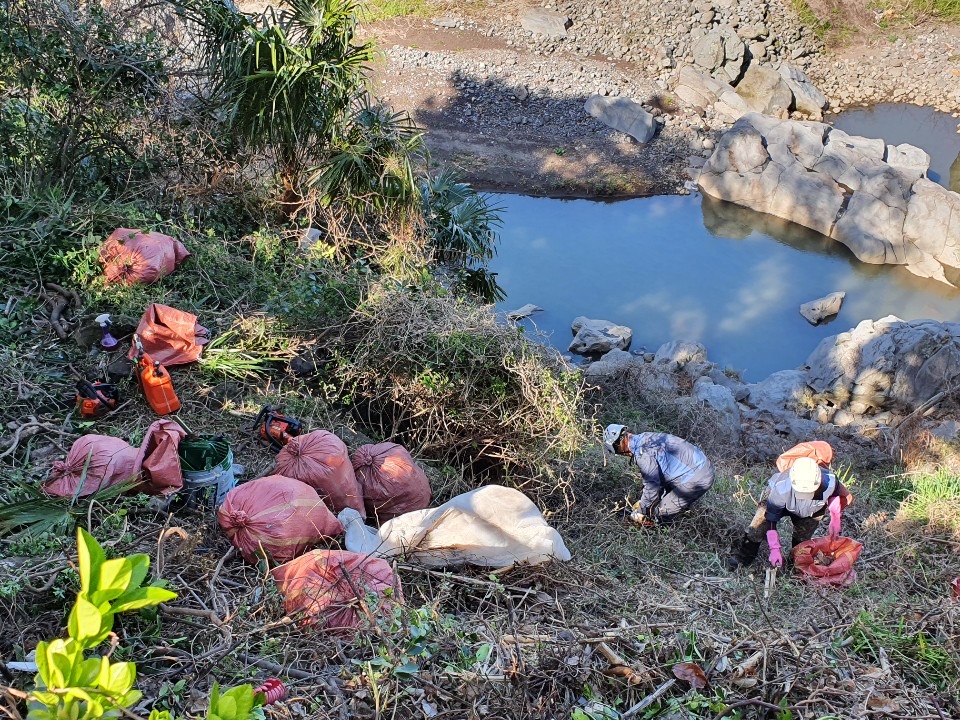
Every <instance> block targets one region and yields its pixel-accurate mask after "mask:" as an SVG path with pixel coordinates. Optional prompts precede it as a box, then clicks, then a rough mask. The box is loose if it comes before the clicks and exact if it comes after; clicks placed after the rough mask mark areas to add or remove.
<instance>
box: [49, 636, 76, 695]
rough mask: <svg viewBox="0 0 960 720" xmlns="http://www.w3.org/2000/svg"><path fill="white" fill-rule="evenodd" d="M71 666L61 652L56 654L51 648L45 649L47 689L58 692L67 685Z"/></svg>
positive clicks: (71, 669)
mask: <svg viewBox="0 0 960 720" xmlns="http://www.w3.org/2000/svg"><path fill="white" fill-rule="evenodd" d="M72 671H73V664H72V663H71V662H70V659H69V658H68V657H67V656H66V655H64V654H63V653H62V652H57V650H55V649H54V648H53V647H52V646H51V647H48V648H47V672H48V677H47V689H48V690H59V689H61V688H65V687H67V686H68V685H69V678H70V674H71V672H72Z"/></svg>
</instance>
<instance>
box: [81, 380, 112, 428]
mask: <svg viewBox="0 0 960 720" xmlns="http://www.w3.org/2000/svg"><path fill="white" fill-rule="evenodd" d="M119 402H120V391H119V390H117V386H116V385H113V384H112V383H101V382H96V383H93V382H90V381H89V380H84V379H80V380H78V381H77V399H76V406H77V409H79V410H80V417H83V418H89V419H92V418H99V417H103V416H104V415H106V414H107V413H108V412H110V411H111V410H116V409H117V404H118V403H119Z"/></svg>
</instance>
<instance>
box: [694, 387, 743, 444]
mask: <svg viewBox="0 0 960 720" xmlns="http://www.w3.org/2000/svg"><path fill="white" fill-rule="evenodd" d="M693 397H694V399H695V400H698V401H700V402H702V403H704V404H705V405H707V406H708V407H711V408H713V409H714V410H716V412H717V414H718V416H719V418H720V426H719V428H718V430H720V431H721V433H722V434H723V436H724V437H725V438H726V439H727V441H728V442H737V441H739V439H740V408H739V407H738V406H737V401H736V400H735V399H734V397H733V393H732V392H730V389H729V388H727V387H724V386H723V385H715V384H714V383H713V382H712V381H711V380H710V378H708V377H702V378H700V379H699V380H697V381H696V382H695V383H694V384H693Z"/></svg>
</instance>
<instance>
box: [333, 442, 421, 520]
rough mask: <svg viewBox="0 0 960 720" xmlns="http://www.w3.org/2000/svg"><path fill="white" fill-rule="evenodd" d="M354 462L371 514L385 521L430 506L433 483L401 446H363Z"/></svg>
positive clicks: (358, 449)
mask: <svg viewBox="0 0 960 720" xmlns="http://www.w3.org/2000/svg"><path fill="white" fill-rule="evenodd" d="M351 462H352V463H353V470H354V472H355V473H356V475H357V482H358V483H360V490H361V491H362V492H363V502H364V505H365V506H366V508H367V514H368V515H373V516H374V517H376V518H377V519H378V520H380V521H381V522H382V521H384V520H390V519H392V518H395V517H396V516H397V515H403V514H404V513H408V512H412V511H413V510H423V509H424V508H427V507H430V481H429V480H427V476H426V474H424V472H423V470H422V469H421V468H420V466H419V465H417V463H416V462H414V460H413V458H412V457H410V453H409V452H407V449H406V448H404V447H402V446H401V445H397V444H396V443H391V442H385V443H379V444H377V445H363V446H362V447H360V448H357V451H356V452H355V453H354V454H353V458H352V459H351Z"/></svg>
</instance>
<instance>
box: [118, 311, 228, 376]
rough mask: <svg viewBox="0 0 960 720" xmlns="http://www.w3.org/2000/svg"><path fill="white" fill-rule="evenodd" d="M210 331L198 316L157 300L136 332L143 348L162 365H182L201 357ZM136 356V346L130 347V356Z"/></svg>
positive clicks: (131, 358) (128, 354)
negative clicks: (160, 303)
mask: <svg viewBox="0 0 960 720" xmlns="http://www.w3.org/2000/svg"><path fill="white" fill-rule="evenodd" d="M208 334H209V332H208V330H207V329H206V328H205V327H203V326H202V325H200V324H198V323H197V316H196V315H193V314H191V313H188V312H183V311H182V310H177V309H176V308H172V307H169V306H168V305H159V304H157V303H154V304H153V305H151V306H150V307H148V308H147V311H146V312H145V313H144V314H143V317H142V318H141V319H140V324H139V325H137V335H139V336H140V341H141V342H142V343H143V350H144V352H146V353H147V354H148V355H150V357H151V358H152V359H153V360H156V361H157V362H159V363H160V364H161V365H165V366H169V365H183V364H185V363H192V362H194V361H196V359H197V358H198V357H200V353H201V352H203V346H204V344H206V342H207V340H208V338H207V335H208ZM136 356H137V348H136V347H131V348H130V352H129V353H127V357H128V358H129V359H130V360H133V359H135V358H136Z"/></svg>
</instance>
